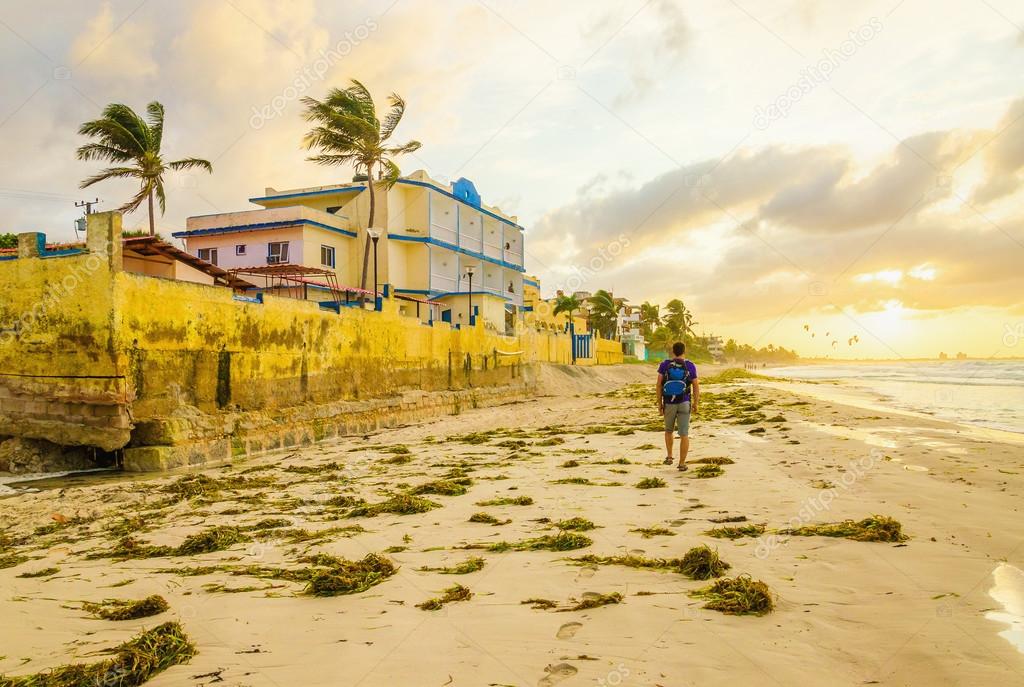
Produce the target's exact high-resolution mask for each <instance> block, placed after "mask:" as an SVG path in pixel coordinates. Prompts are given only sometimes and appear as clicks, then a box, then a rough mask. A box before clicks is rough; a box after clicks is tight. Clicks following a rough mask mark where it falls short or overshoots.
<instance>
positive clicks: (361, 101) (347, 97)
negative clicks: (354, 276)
mask: <svg viewBox="0 0 1024 687" xmlns="http://www.w3.org/2000/svg"><path fill="white" fill-rule="evenodd" d="M302 103H303V104H304V105H305V106H306V112H305V117H306V121H308V122H311V123H314V124H315V125H316V126H314V127H313V128H312V129H310V130H309V133H307V134H306V137H305V138H304V139H303V144H304V145H305V146H306V149H307V150H312V149H314V148H316V149H318V150H319V151H320V153H319V154H318V155H314V156H312V157H309V158H306V159H307V160H309V161H310V162H315V163H317V164H318V165H352V166H353V167H354V168H355V171H356V173H357V174H358V173H360V172H363V173H365V174H366V178H367V186H368V188H369V190H370V216H369V218H368V219H367V228H369V229H372V228H373V220H374V212H375V210H376V195H375V193H374V191H375V189H374V186H375V185H377V184H379V185H380V186H381V187H382V188H383V189H385V190H386V189H389V188H391V187H392V186H394V185H395V182H397V181H398V176H399V174H401V171H400V170H399V169H398V165H397V164H395V161H394V159H393V158H395V157H397V156H398V155H402V154H405V153H413V152H416V151H417V150H419V149H420V146H421V145H422V144H421V143H420V142H419V141H409V142H408V143H403V144H401V145H391V144H389V143H388V141H389V139H390V138H391V135H392V134H393V133H394V132H395V129H396V128H397V127H398V124H399V122H401V121H402V115H404V114H405V101H404V100H402V98H401V96H399V95H398V94H397V93H392V94H391V96H390V97H389V98H388V104H389V105H390V106H391V108H390V109H389V110H388V113H387V115H385V117H384V121H383V122H382V121H381V120H380V119H378V118H377V106H376V105H374V102H373V97H372V96H371V95H370V91H369V90H367V88H366V86H364V85H363V84H361V83H359V82H358V81H356V80H355V79H353V80H352V85H351V86H349V87H348V88H334V89H331V91H330V92H328V93H327V97H326V98H324V99H323V100H317V99H316V98H310V97H308V96H307V97H305V98H303V99H302ZM375 171H378V172H380V174H379V178H378V179H377V180H375V179H374V172H375ZM369 260H370V239H369V238H367V240H366V244H365V246H364V247H363V273H362V283H361V287H362V288H364V289H365V288H366V270H367V266H368V264H369Z"/></svg>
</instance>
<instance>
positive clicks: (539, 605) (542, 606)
mask: <svg viewBox="0 0 1024 687" xmlns="http://www.w3.org/2000/svg"><path fill="white" fill-rule="evenodd" d="M519 603H520V604H522V605H524V606H525V605H527V604H529V605H530V606H531V607H533V608H534V610H544V611H546V610H548V609H551V608H558V602H557V601H552V600H551V599H526V600H524V601H520V602H519Z"/></svg>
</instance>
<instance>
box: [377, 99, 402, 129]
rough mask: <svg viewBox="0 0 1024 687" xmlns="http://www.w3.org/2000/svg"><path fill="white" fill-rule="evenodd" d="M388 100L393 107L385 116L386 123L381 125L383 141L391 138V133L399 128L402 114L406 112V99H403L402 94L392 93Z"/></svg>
mask: <svg viewBox="0 0 1024 687" xmlns="http://www.w3.org/2000/svg"><path fill="white" fill-rule="evenodd" d="M388 102H389V103H390V105H391V109H390V110H388V114H387V116H386V117H384V123H383V124H381V126H380V140H382V141H386V140H388V139H389V138H391V134H393V133H394V132H395V129H396V128H398V124H399V122H401V121H402V116H403V115H404V114H405V100H403V99H402V96H400V95H398V94H397V93H392V94H391V97H390V98H388Z"/></svg>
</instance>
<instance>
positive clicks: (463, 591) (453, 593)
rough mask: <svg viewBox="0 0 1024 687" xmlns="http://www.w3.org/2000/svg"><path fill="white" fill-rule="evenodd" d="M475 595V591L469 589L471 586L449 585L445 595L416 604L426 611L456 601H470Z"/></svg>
mask: <svg viewBox="0 0 1024 687" xmlns="http://www.w3.org/2000/svg"><path fill="white" fill-rule="evenodd" d="M472 597H473V592H471V591H469V587H463V586H462V585H461V584H457V585H455V586H454V587H448V589H445V590H444V596H441V597H440V598H436V597H435V598H433V599H427V600H426V601H424V602H423V603H418V604H416V608H421V609H423V610H424V611H437V610H440V609H441V607H442V606H444V605H445V604H449V603H454V602H456V601H469V599H471V598H472Z"/></svg>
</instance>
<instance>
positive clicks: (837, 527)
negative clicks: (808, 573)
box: [779, 515, 910, 542]
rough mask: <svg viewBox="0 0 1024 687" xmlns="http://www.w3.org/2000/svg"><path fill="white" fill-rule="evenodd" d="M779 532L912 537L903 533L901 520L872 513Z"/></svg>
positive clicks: (889, 539) (856, 538)
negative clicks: (866, 516) (864, 516)
mask: <svg viewBox="0 0 1024 687" xmlns="http://www.w3.org/2000/svg"><path fill="white" fill-rule="evenodd" d="M779 534H790V535H793V536H797V537H814V536H818V537H842V538H844V539H852V540H853V541H881V542H903V541H906V540H907V539H909V538H910V537H908V536H907V535H905V534H903V526H902V525H901V524H900V522H899V521H898V520H894V519H893V518H890V517H889V516H887V515H872V516H871V517H869V518H864V519H863V520H859V521H854V520H843V521H842V522H828V523H824V524H821V525H805V526H804V527H796V528H793V529H785V530H779Z"/></svg>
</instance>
